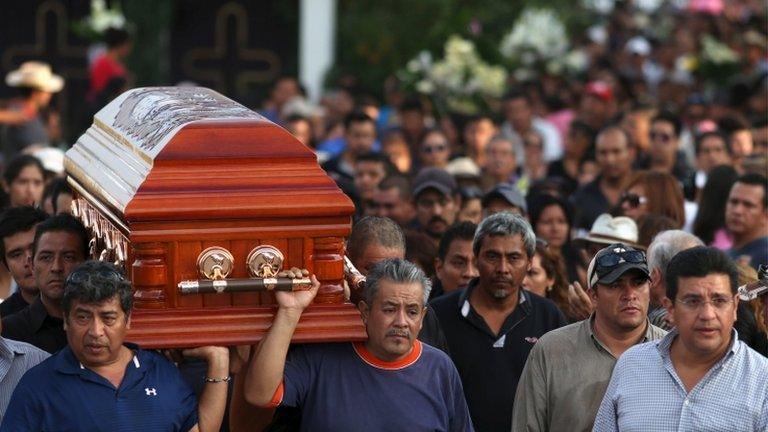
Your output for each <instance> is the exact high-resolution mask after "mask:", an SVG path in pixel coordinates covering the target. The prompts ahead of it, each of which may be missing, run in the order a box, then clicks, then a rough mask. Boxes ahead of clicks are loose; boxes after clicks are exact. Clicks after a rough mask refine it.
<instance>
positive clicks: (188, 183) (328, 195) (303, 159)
mask: <svg viewBox="0 0 768 432" xmlns="http://www.w3.org/2000/svg"><path fill="white" fill-rule="evenodd" d="M65 167H66V170H67V174H68V176H69V177H68V181H69V183H70V185H71V186H72V188H73V189H74V191H75V194H76V199H75V201H74V203H73V209H72V211H73V214H74V215H75V216H76V217H78V218H80V219H81V220H82V221H83V223H84V224H85V225H86V227H88V229H89V230H90V232H91V233H92V239H91V242H90V248H91V251H90V252H91V257H92V258H96V259H102V260H108V261H111V262H115V263H117V264H118V265H122V266H124V268H125V271H126V275H127V276H128V277H129V278H130V279H131V283H132V285H133V289H134V310H133V315H132V318H131V330H130V332H129V334H128V338H127V339H128V340H129V341H132V342H136V343H139V344H141V345H142V346H144V347H150V348H151V347H183V346H199V345H209V344H217V345H242V344H252V343H254V342H256V341H258V340H259V339H260V338H261V337H262V336H263V335H264V334H265V332H266V330H267V329H268V328H269V325H270V323H271V322H272V318H273V315H274V312H275V309H276V307H275V301H274V293H273V291H274V290H276V289H277V290H280V289H292V287H294V288H295V287H296V286H298V285H301V284H306V283H307V281H306V280H298V281H295V280H294V281H291V280H287V279H285V278H279V277H277V276H278V275H277V273H278V272H279V271H280V269H288V268H291V267H298V268H307V269H308V270H309V271H310V272H311V273H314V274H315V275H316V276H317V278H318V279H319V280H320V283H321V287H320V290H319V292H318V295H317V297H316V299H315V302H314V304H313V305H312V306H311V307H310V308H309V309H308V310H307V311H306V312H305V313H304V315H303V316H302V320H301V322H300V323H299V326H298V328H297V330H296V333H295V335H294V341H295V342H320V341H341V340H357V339H363V338H365V332H364V328H363V325H362V322H361V320H360V317H359V313H358V312H357V311H356V310H355V308H354V307H353V305H352V304H350V303H348V302H345V300H344V290H343V285H342V284H343V282H342V280H343V278H344V270H343V269H344V257H343V253H344V243H343V240H344V237H346V236H347V235H348V234H349V230H350V222H351V215H352V213H353V212H354V206H353V204H352V202H351V201H350V200H349V199H348V198H347V197H346V196H345V195H344V194H343V193H342V192H341V191H340V190H339V189H338V187H336V184H335V183H334V182H333V180H331V179H330V178H329V177H328V176H326V174H325V173H324V172H323V170H322V169H321V168H320V167H319V166H318V164H317V160H316V158H315V155H314V154H313V153H312V151H311V150H310V149H308V148H307V147H306V146H304V145H302V144H301V143H300V142H299V141H297V140H296V139H294V138H293V137H292V136H291V135H290V134H289V133H288V132H286V131H285V130H283V129H282V128H280V127H278V126H276V125H275V124H273V123H271V122H269V121H268V120H266V119H264V118H263V117H262V116H260V115H259V114H256V113H255V112H253V111H251V110H249V109H247V108H245V107H244V106H242V105H240V104H238V103H236V102H234V101H232V100H230V99H227V98H226V97H224V96H222V95H220V94H218V93H216V92H214V91H212V90H209V89H206V88H199V87H197V88H181V87H151V88H138V89H133V90H130V91H128V92H126V93H124V94H122V95H121V96H119V97H118V98H116V99H115V100H114V101H112V102H111V103H109V104H108V105H107V106H106V107H104V108H103V109H102V110H101V111H99V112H98V113H97V114H96V115H95V117H94V122H93V125H92V126H91V127H90V128H89V129H88V130H87V131H86V132H85V134H84V135H83V136H81V137H80V139H79V140H78V141H77V143H76V144H75V145H74V146H73V147H72V149H70V150H69V151H68V152H67V154H66V159H65Z"/></svg>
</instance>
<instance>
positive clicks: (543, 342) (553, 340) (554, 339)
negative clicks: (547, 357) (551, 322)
mask: <svg viewBox="0 0 768 432" xmlns="http://www.w3.org/2000/svg"><path fill="white" fill-rule="evenodd" d="M583 326H584V321H578V322H575V323H572V324H568V325H566V326H563V327H560V328H556V329H554V330H552V331H548V332H547V333H545V334H544V335H543V336H542V337H540V338H539V341H538V342H536V345H535V346H534V347H538V349H540V350H541V349H544V350H549V349H552V348H558V349H562V347H564V346H576V345H578V343H579V338H578V336H579V333H580V332H581V331H582V327H583Z"/></svg>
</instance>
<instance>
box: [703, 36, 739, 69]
mask: <svg viewBox="0 0 768 432" xmlns="http://www.w3.org/2000/svg"><path fill="white" fill-rule="evenodd" d="M701 42H702V48H701V58H702V60H703V61H709V62H712V63H715V64H724V63H736V62H738V61H739V56H738V54H736V52H734V51H733V50H732V49H731V48H730V47H728V45H726V44H724V43H722V42H720V41H719V40H717V39H715V38H714V37H712V36H710V35H704V37H703V38H702V41H701Z"/></svg>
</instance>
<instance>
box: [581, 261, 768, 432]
mask: <svg viewBox="0 0 768 432" xmlns="http://www.w3.org/2000/svg"><path fill="white" fill-rule="evenodd" d="M666 286H667V297H666V298H665V299H664V305H665V306H666V308H667V309H668V310H669V314H670V315H671V316H672V318H673V321H674V323H675V325H676V328H675V329H673V330H672V331H670V332H669V333H668V334H667V335H666V336H664V338H663V339H661V340H657V341H654V342H649V343H645V344H640V345H638V346H635V347H632V348H630V349H629V350H627V352H625V353H624V355H622V356H621V358H620V359H619V361H618V362H617V363H616V367H615V368H614V370H613V376H612V377H611V381H610V383H609V384H608V389H607V390H606V392H605V397H603V402H602V404H601V405H600V410H599V411H598V413H597V418H596V419H595V427H594V430H595V431H599V432H602V431H618V430H625V431H626V430H642V431H646V430H658V431H662V430H663V431H669V430H677V431H705V430H707V431H765V430H768V359H766V358H765V357H763V356H761V355H760V354H758V353H757V352H755V351H753V350H752V349H751V348H750V347H749V346H747V345H746V344H745V343H744V342H742V341H740V340H739V338H738V335H737V332H736V330H734V328H733V323H734V321H735V320H736V311H737V308H738V302H739V297H738V294H737V293H738V270H737V268H736V266H735V265H734V263H733V262H732V261H731V260H730V259H729V258H728V256H727V255H726V254H725V253H724V252H722V251H720V250H718V249H715V248H708V247H703V246H700V247H695V248H692V249H687V250H684V251H682V252H680V253H678V254H677V255H675V257H674V258H672V261H670V262H669V266H668V267H667V273H666Z"/></svg>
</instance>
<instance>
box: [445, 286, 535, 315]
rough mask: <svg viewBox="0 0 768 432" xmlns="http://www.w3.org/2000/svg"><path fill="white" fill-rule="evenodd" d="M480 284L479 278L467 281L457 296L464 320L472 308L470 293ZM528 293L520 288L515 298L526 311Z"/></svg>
mask: <svg viewBox="0 0 768 432" xmlns="http://www.w3.org/2000/svg"><path fill="white" fill-rule="evenodd" d="M479 283H480V278H474V279H472V280H471V281H469V284H467V287H466V288H465V289H464V290H463V291H462V292H461V295H459V311H461V316H463V317H464V318H466V317H467V315H469V311H470V309H471V308H472V306H471V305H470V304H469V296H470V294H472V291H473V290H474V289H475V288H476V287H477V285H478V284H479ZM529 295H530V294H528V292H527V291H526V290H524V289H523V288H522V287H520V288H519V289H518V296H517V305H518V306H520V305H522V306H523V308H524V309H526V311H527V309H528V307H529V301H528V296H529Z"/></svg>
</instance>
